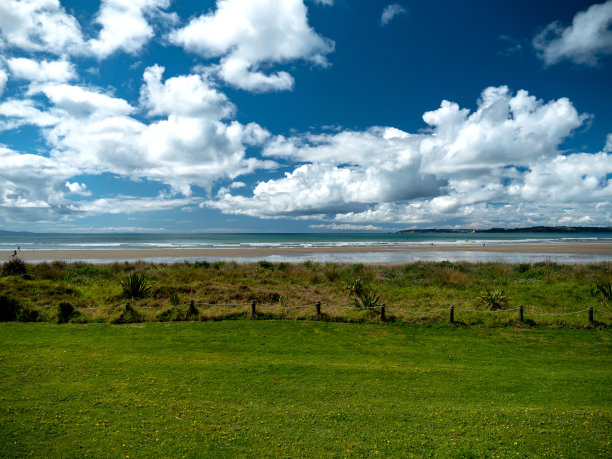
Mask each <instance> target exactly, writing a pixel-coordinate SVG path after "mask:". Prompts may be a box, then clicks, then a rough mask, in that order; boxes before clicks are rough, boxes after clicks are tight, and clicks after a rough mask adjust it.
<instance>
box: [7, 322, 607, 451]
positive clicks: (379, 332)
mask: <svg viewBox="0 0 612 459" xmlns="http://www.w3.org/2000/svg"><path fill="white" fill-rule="evenodd" d="M611 351H612V332H611V331H610V329H571V328H564V329H556V330H555V329H550V328H544V327H542V328H540V327H533V328H531V329H522V330H519V329H514V328H511V327H506V328H484V327H449V326H446V325H434V326H429V325H420V326H415V325H401V326H400V325H391V324H351V323H331V322H312V321H263V320H254V321H249V320H228V321H221V322H182V323H143V324H133V325H120V326H117V325H110V324H94V323H91V324H65V325H53V324H44V323H18V322H14V323H0V456H1V457H22V456H35V457H92V456H93V457H152V456H159V457H182V456H185V457H233V456H242V457H261V456H268V457H301V456H302V457H303V456H311V457H312V456H338V457H340V456H343V457H344V456H356V457H360V456H375V455H380V456H383V457H410V456H416V457H421V456H445V457H447V456H450V457H492V456H494V457H544V456H546V457H576V458H584V457H612V444H611V441H612V357H611V355H612V354H611Z"/></svg>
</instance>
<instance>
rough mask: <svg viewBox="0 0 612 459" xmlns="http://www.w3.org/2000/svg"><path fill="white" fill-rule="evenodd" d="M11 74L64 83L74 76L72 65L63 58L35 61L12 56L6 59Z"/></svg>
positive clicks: (38, 80) (34, 79) (22, 77)
mask: <svg viewBox="0 0 612 459" xmlns="http://www.w3.org/2000/svg"><path fill="white" fill-rule="evenodd" d="M7 63H8V67H9V69H10V71H11V74H12V76H14V77H15V78H21V79H25V80H30V81H34V82H49V81H52V82H57V83H64V82H67V81H70V80H73V79H75V78H76V76H77V74H76V71H75V69H74V65H72V64H71V63H70V62H68V61H65V60H58V61H48V60H46V59H45V60H42V61H36V60H34V59H28V58H25V57H13V58H9V59H8V60H7Z"/></svg>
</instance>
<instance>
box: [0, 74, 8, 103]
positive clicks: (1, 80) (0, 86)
mask: <svg viewBox="0 0 612 459" xmlns="http://www.w3.org/2000/svg"><path fill="white" fill-rule="evenodd" d="M7 81H8V75H7V74H6V72H5V71H4V70H3V69H0V96H1V95H2V93H3V92H4V88H5V87H6V82H7Z"/></svg>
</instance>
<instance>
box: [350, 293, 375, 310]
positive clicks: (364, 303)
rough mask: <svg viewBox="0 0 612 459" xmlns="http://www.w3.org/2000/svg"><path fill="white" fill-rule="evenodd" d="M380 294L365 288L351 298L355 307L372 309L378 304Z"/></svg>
mask: <svg viewBox="0 0 612 459" xmlns="http://www.w3.org/2000/svg"><path fill="white" fill-rule="evenodd" d="M379 301H380V295H379V294H378V292H376V291H375V290H371V289H370V288H366V289H365V290H364V291H363V292H361V294H359V295H357V296H356V297H355V298H353V301H352V303H353V307H354V308H355V309H374V308H377V307H378V306H379Z"/></svg>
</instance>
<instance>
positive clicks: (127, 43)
mask: <svg viewBox="0 0 612 459" xmlns="http://www.w3.org/2000/svg"><path fill="white" fill-rule="evenodd" d="M169 5H170V0H129V1H125V0H103V1H102V4H101V6H100V10H99V11H98V14H97V16H96V22H97V23H98V24H100V25H101V26H102V29H101V30H100V33H99V36H98V38H95V39H92V40H90V41H89V42H88V46H89V48H90V50H91V52H92V53H94V54H95V55H96V56H98V57H100V58H104V57H107V56H109V55H110V54H112V53H114V52H115V51H117V50H123V51H125V52H128V53H132V54H134V53H136V52H138V51H139V50H140V49H141V48H142V47H143V46H144V45H145V44H146V43H147V42H148V41H149V40H150V39H151V38H152V37H153V35H154V30H153V27H152V26H151V25H150V24H149V22H148V21H147V16H159V15H160V14H161V10H162V9H165V8H167V7H168V6H169Z"/></svg>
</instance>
